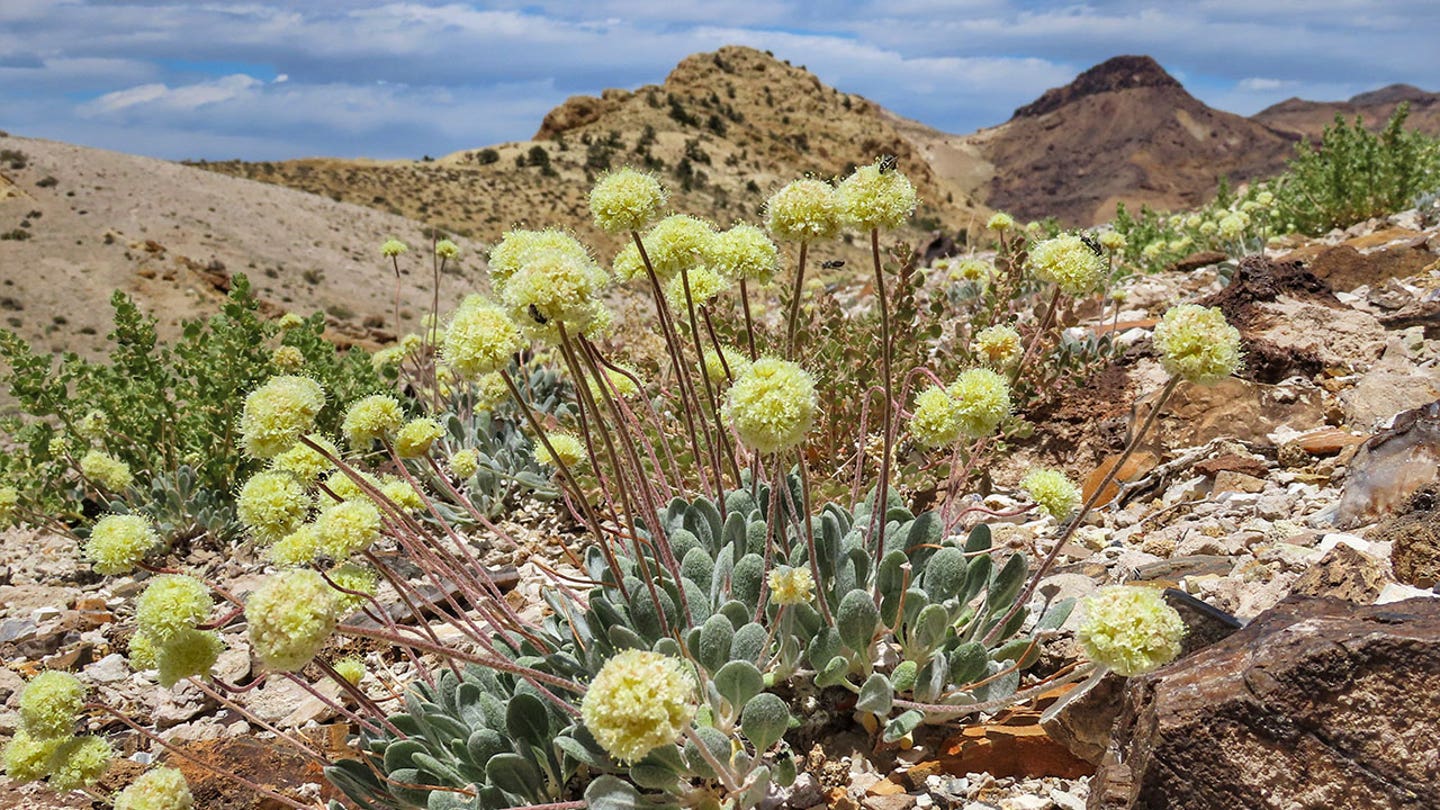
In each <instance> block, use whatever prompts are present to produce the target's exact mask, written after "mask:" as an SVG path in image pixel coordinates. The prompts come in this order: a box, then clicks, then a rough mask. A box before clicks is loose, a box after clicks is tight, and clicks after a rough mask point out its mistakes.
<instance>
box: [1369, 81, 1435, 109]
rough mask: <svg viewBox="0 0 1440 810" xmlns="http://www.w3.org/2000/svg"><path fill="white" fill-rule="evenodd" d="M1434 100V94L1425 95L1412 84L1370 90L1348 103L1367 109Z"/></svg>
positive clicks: (1392, 85) (1425, 93)
mask: <svg viewBox="0 0 1440 810" xmlns="http://www.w3.org/2000/svg"><path fill="white" fill-rule="evenodd" d="M1434 98H1435V94H1433V93H1427V92H1425V91H1424V90H1421V89H1420V88H1418V87H1416V86H1415V85H1413V84H1391V85H1386V86H1385V87H1382V88H1380V89H1379V90H1371V91H1369V92H1368V93H1361V94H1359V95H1357V96H1354V97H1352V98H1351V99H1350V103H1351V104H1354V105H1357V106H1360V107H1368V106H1373V105H1379V104H1399V103H1400V102H1402V101H1422V102H1423V101H1429V100H1433V99H1434Z"/></svg>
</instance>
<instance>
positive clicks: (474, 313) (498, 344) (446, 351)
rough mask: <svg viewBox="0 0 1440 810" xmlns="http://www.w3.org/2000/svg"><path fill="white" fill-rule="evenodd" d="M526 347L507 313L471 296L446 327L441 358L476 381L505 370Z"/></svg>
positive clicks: (463, 375)
mask: <svg viewBox="0 0 1440 810" xmlns="http://www.w3.org/2000/svg"><path fill="white" fill-rule="evenodd" d="M523 345H525V341H524V339H523V338H522V337H520V329H519V328H518V327H516V326H515V322H514V321H513V320H511V319H510V316H509V315H507V314H506V313H505V310H503V309H501V308H500V307H498V306H496V305H494V304H492V303H490V302H489V301H486V300H485V299H484V298H482V297H480V296H478V295H471V296H468V297H466V299H465V300H464V301H462V302H461V304H460V308H459V309H458V310H456V311H455V316H454V317H453V318H452V319H451V320H450V325H449V326H447V327H445V340H444V342H443V343H442V345H441V356H442V357H443V358H444V360H445V364H446V365H448V366H449V367H450V368H452V369H454V370H455V373H457V374H459V375H460V376H461V377H463V378H465V379H467V380H470V381H472V382H473V381H476V380H479V379H480V378H481V377H484V376H485V375H487V374H491V373H494V372H496V371H499V370H500V369H502V368H505V366H506V365H508V364H509V363H510V358H511V356H513V355H514V354H515V352H518V351H520V348H521V347H522V346H523Z"/></svg>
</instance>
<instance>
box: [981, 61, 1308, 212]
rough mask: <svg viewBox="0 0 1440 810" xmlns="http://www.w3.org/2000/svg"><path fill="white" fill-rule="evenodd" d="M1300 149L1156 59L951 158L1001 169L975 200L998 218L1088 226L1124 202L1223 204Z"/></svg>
mask: <svg viewBox="0 0 1440 810" xmlns="http://www.w3.org/2000/svg"><path fill="white" fill-rule="evenodd" d="M1292 140H1293V136H1287V135H1285V134H1283V133H1280V132H1278V131H1276V130H1273V129H1271V128H1270V127H1268V126H1266V125H1264V124H1262V123H1259V122H1256V121H1251V120H1249V119H1246V118H1243V117H1241V116H1238V115H1234V114H1232V113H1227V112H1222V111H1220V110H1215V109H1212V108H1210V107H1208V106H1206V105H1205V104H1204V103H1202V102H1201V101H1199V100H1198V99H1196V98H1195V97H1194V96H1192V95H1190V94H1189V93H1188V92H1186V91H1185V88H1184V87H1182V86H1181V84H1180V82H1178V81H1176V80H1175V78H1174V77H1173V76H1171V75H1170V74H1169V73H1167V72H1165V69H1164V68H1162V67H1161V66H1160V65H1159V64H1157V63H1156V62H1155V60H1153V59H1151V58H1150V57H1148V56H1117V57H1115V58H1113V59H1110V60H1107V61H1105V62H1103V63H1101V64H1099V65H1096V66H1095V67H1093V68H1090V69H1089V70H1087V71H1085V72H1084V73H1081V74H1080V75H1079V76H1078V77H1077V78H1076V79H1075V81H1073V82H1071V83H1070V84H1068V85H1066V86H1064V87H1058V88H1054V89H1051V90H1047V91H1046V92H1045V93H1044V94H1043V95H1041V96H1040V98H1038V99H1036V100H1035V101H1033V102H1031V103H1030V104H1027V105H1025V106H1023V107H1020V108H1019V109H1017V110H1016V111H1015V114H1014V116H1013V117H1012V118H1011V119H1010V120H1009V121H1007V122H1005V123H1004V124H1001V125H1000V126H998V127H993V128H990V129H985V130H981V131H980V132H978V133H976V134H974V135H972V136H969V137H968V138H964V139H960V140H959V141H958V142H956V143H954V144H953V148H954V149H956V150H959V151H968V152H969V153H970V154H974V155H978V156H980V157H981V158H983V160H984V161H985V162H986V163H987V164H989V166H990V167H992V168H991V169H990V170H988V171H985V172H983V173H981V174H982V175H983V176H984V177H985V179H984V180H983V183H982V185H981V186H980V187H979V189H977V190H978V191H979V193H980V199H981V200H982V201H984V202H985V203H986V204H988V205H990V206H991V207H993V208H999V209H1004V210H1007V211H1010V212H1012V213H1014V214H1016V215H1018V216H1022V217H1025V218H1030V219H1034V218H1040V217H1045V216H1055V217H1057V218H1059V219H1060V221H1061V222H1064V223H1066V224H1071V225H1088V224H1092V223H1095V222H1102V221H1105V220H1108V219H1110V218H1111V217H1112V216H1113V215H1114V213H1115V204H1116V203H1117V202H1122V201H1123V202H1125V203H1126V204H1127V205H1138V204H1141V203H1144V204H1148V205H1150V206H1152V207H1158V208H1168V209H1175V208H1183V207H1188V206H1193V205H1196V204H1198V203H1201V202H1203V201H1204V200H1206V199H1207V198H1209V197H1210V196H1211V195H1213V194H1214V192H1215V188H1216V184H1217V182H1218V181H1219V179H1220V178H1221V177H1222V176H1224V177H1229V178H1230V179H1231V180H1232V181H1241V180H1247V179H1250V178H1254V177H1263V176H1265V175H1268V174H1273V173H1275V172H1277V171H1279V170H1280V169H1281V168H1282V167H1283V165H1284V162H1285V158H1286V157H1287V156H1288V155H1289V154H1290V150H1291V143H1292ZM968 171H970V172H971V173H972V176H973V175H974V174H975V170H974V169H973V168H972V169H968Z"/></svg>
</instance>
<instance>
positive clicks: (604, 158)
mask: <svg viewBox="0 0 1440 810" xmlns="http://www.w3.org/2000/svg"><path fill="white" fill-rule="evenodd" d="M930 132H931V133H933V134H935V135H939V133H934V131H933V130H931V131H930ZM884 154H894V155H896V156H897V157H898V158H899V165H900V167H901V169H902V170H904V171H905V172H906V173H908V174H909V176H910V177H911V179H912V180H914V181H915V183H916V185H917V187H918V188H919V191H920V196H921V199H922V205H921V207H920V210H919V211H917V214H916V220H915V222H916V226H917V227H916V228H915V229H913V232H912V233H911V234H908V235H906V236H908V237H910V238H912V239H916V238H919V237H920V236H921V235H922V234H923V233H925V232H928V231H929V230H931V229H933V228H936V227H939V225H940V224H941V223H945V224H947V225H949V226H951V227H964V226H965V225H966V224H967V223H983V219H982V217H983V215H984V214H985V213H986V212H985V211H984V210H982V209H980V208H978V207H977V206H975V205H974V204H973V203H972V202H971V201H970V200H969V199H968V198H967V196H966V194H965V193H964V190H963V189H962V188H961V187H959V186H958V185H956V184H955V183H953V182H949V181H948V180H947V178H946V177H945V176H944V175H942V174H940V173H937V172H936V171H934V170H933V169H932V168H931V166H930V165H929V163H928V162H927V161H926V160H925V158H924V156H923V155H921V154H920V153H919V152H917V150H916V148H915V147H914V145H912V143H911V141H910V140H909V139H907V138H906V137H904V136H903V135H902V134H901V132H900V129H899V126H898V125H897V122H896V120H895V119H894V117H893V116H891V115H890V114H889V113H887V112H886V111H885V110H883V109H882V108H881V107H879V106H878V105H876V104H875V103H874V102H872V101H869V100H867V99H865V98H863V97H861V96H858V95H854V94H849V93H844V92H841V91H839V90H837V89H835V88H833V87H829V86H827V85H825V84H824V83H823V82H821V81H820V80H819V79H818V78H816V77H815V76H814V75H813V74H811V73H810V72H808V71H807V70H805V69H804V68H803V67H799V66H795V65H791V64H790V63H788V62H785V61H781V60H779V59H776V58H775V57H773V56H771V55H770V54H768V53H763V52H760V51H756V50H753V49H750V48H743V47H725V48H721V49H720V50H718V51H716V52H713V53H699V54H694V55H692V56H689V57H687V58H685V59H684V60H682V61H681V62H680V63H679V65H677V66H676V67H675V69H674V70H673V71H671V73H670V75H669V76H667V77H666V78H665V81H664V82H663V83H661V84H658V85H645V86H643V87H640V88H639V89H637V90H634V91H629V90H615V89H612V90H606V91H604V92H603V93H602V94H601V95H600V96H599V97H594V96H575V97H573V98H570V99H569V100H567V101H566V102H565V103H564V104H561V105H560V106H559V107H557V108H555V109H554V110H552V111H551V112H550V113H549V114H548V115H546V116H545V119H544V121H543V122H542V123H541V125H540V127H539V130H538V131H537V132H536V133H535V136H534V138H532V139H531V140H528V141H518V142H511V143H504V144H499V145H496V146H493V147H489V148H484V149H473V150H466V151H463V152H458V153H455V154H452V155H448V156H445V157H442V158H439V159H436V160H431V161H388V162H376V161H350V160H335V159H312V160H295V161H286V162H280V163H269V162H267V163H245V162H224V163H206V164H203V167H204V168H207V169H210V170H212V171H216V172H222V173H226V174H232V175H236V176H239V177H245V178H249V179H254V180H263V181H265V182H269V183H276V184H279V185H285V186H290V187H292V188H297V189H301V190H304V191H310V192H314V193H316V194H320V195H324V196H327V197H332V198H334V199H337V200H344V201H346V202H353V203H357V204H360V205H366V206H371V207H376V208H381V209H385V210H389V211H391V212H394V213H398V214H403V215H405V216H409V217H413V218H415V219H417V220H421V221H424V222H427V223H431V224H434V225H437V226H439V227H442V228H446V229H449V230H453V231H455V232H458V233H462V234H468V235H471V236H473V237H475V238H477V239H480V240H486V241H490V240H494V239H496V238H498V237H499V236H500V234H502V233H503V232H505V231H506V230H508V229H510V228H513V227H516V226H548V225H563V226H566V227H569V228H572V229H573V230H574V231H576V233H577V234H578V235H580V236H581V237H582V238H583V239H585V240H586V241H587V242H588V243H590V244H592V245H594V246H596V248H597V249H599V250H600V251H601V253H602V254H605V255H608V254H609V253H610V252H611V251H614V250H616V249H618V247H619V242H618V241H616V240H615V239H614V238H611V237H607V236H605V235H603V234H600V233H598V232H596V231H595V230H594V229H593V228H592V226H591V223H590V215H589V211H588V208H587V205H586V199H587V195H588V193H589V189H590V185H591V183H592V182H593V179H594V178H595V177H596V176H598V174H599V173H601V172H603V171H604V170H605V169H607V168H610V167H619V166H622V165H635V166H643V167H649V168H651V169H653V170H655V171H657V172H659V173H660V174H661V175H662V176H663V177H664V179H665V181H666V183H667V185H668V186H669V187H671V188H672V189H673V190H674V192H675V193H674V196H673V198H672V205H673V207H674V208H675V209H676V210H679V211H684V212H686V213H694V214H697V215H700V216H705V217H708V218H710V219H712V220H714V221H715V222H716V223H717V224H719V225H722V226H728V225H730V224H732V223H734V222H736V221H739V220H749V221H754V220H756V219H757V217H758V213H759V210H760V208H761V206H762V205H763V203H764V201H765V199H766V198H767V197H768V196H769V195H770V194H771V193H772V192H774V191H775V190H776V189H777V188H779V187H780V186H781V185H783V184H784V183H786V182H789V181H790V180H793V179H795V178H796V177H798V176H800V175H802V174H805V173H815V174H819V175H824V176H832V175H836V174H840V173H843V172H846V171H848V168H849V167H850V166H852V165H856V164H860V163H867V162H870V161H872V160H874V159H875V158H876V157H878V156H880V155H884ZM837 250H839V251H840V253H841V255H842V256H843V255H844V254H845V253H846V249H845V248H844V247H843V246H842V247H840V248H837ZM853 252H855V253H856V254H857V255H859V253H860V249H859V248H854V249H853Z"/></svg>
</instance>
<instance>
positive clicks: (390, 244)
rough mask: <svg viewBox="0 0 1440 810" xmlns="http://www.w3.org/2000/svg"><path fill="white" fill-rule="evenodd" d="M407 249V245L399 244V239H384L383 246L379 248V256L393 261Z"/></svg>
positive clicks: (408, 247)
mask: <svg viewBox="0 0 1440 810" xmlns="http://www.w3.org/2000/svg"><path fill="white" fill-rule="evenodd" d="M409 249H410V246H409V245H407V244H405V243H404V242H401V241H400V240H399V239H395V238H393V237H392V238H390V239H386V240H385V244H383V245H381V246H380V255H381V256H384V257H385V258H387V259H393V258H395V257H396V256H399V255H400V254H401V253H404V252H405V251H407V250H409Z"/></svg>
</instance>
